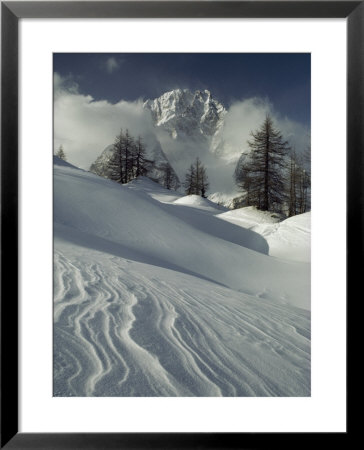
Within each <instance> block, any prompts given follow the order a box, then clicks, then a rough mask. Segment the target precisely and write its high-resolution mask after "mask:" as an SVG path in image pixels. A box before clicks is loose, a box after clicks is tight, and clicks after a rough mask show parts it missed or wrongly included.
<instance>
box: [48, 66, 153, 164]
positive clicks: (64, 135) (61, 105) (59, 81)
mask: <svg viewBox="0 0 364 450" xmlns="http://www.w3.org/2000/svg"><path fill="white" fill-rule="evenodd" d="M120 128H123V129H126V128H128V129H129V131H130V133H131V134H132V135H133V136H138V135H142V136H143V137H144V139H145V142H146V143H147V144H148V142H149V141H153V139H154V141H155V137H154V127H153V123H152V118H151V115H150V113H149V111H146V110H145V109H144V108H143V103H142V101H135V102H126V101H120V102H118V103H116V104H111V103H109V102H107V101H105V100H102V101H95V100H94V99H93V98H92V97H91V96H90V95H82V94H80V93H79V92H78V88H77V84H76V83H75V82H73V81H72V80H71V79H70V78H63V77H61V76H60V75H59V74H57V73H56V74H55V75H54V148H58V147H59V146H60V145H63V148H64V151H65V153H66V155H67V159H68V161H69V162H70V163H72V164H74V165H76V166H78V167H81V168H83V169H89V167H90V165H91V163H93V162H94V161H95V159H96V158H97V157H98V156H99V155H100V154H101V152H102V151H103V150H104V148H105V147H107V146H108V145H110V144H112V143H113V142H114V139H115V136H116V135H117V133H118V132H119V131H120Z"/></svg>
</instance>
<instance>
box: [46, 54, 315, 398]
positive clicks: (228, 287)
mask: <svg viewBox="0 0 364 450" xmlns="http://www.w3.org/2000/svg"><path fill="white" fill-rule="evenodd" d="M313 194H314V192H313ZM53 396H54V397H310V396H311V54H310V53H53Z"/></svg>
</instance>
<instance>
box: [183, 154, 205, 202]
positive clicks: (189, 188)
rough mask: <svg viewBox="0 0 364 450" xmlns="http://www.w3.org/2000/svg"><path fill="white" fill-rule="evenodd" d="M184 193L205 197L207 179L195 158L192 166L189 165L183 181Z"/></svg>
mask: <svg viewBox="0 0 364 450" xmlns="http://www.w3.org/2000/svg"><path fill="white" fill-rule="evenodd" d="M184 186H185V192H186V194H187V195H192V194H195V195H201V197H206V192H207V189H208V187H209V182H208V177H207V173H206V169H205V167H204V166H203V165H202V163H201V161H200V159H199V158H196V161H195V163H194V164H191V166H190V168H189V170H188V172H187V174H186V179H185V184H184Z"/></svg>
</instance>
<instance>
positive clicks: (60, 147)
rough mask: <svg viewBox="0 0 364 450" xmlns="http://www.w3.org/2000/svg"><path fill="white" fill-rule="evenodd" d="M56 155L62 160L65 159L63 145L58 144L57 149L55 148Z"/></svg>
mask: <svg viewBox="0 0 364 450" xmlns="http://www.w3.org/2000/svg"><path fill="white" fill-rule="evenodd" d="M56 156H58V158H61V159H63V161H67V158H66V154H65V152H64V150H63V145H60V146H59V149H58V150H57V153H56Z"/></svg>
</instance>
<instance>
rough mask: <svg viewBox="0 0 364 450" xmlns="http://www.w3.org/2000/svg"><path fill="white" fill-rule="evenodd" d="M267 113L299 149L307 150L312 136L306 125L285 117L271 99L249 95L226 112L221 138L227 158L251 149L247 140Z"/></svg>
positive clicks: (288, 139) (298, 150)
mask: <svg viewBox="0 0 364 450" xmlns="http://www.w3.org/2000/svg"><path fill="white" fill-rule="evenodd" d="M267 114H270V116H271V117H272V119H273V123H274V126H275V128H277V129H278V130H279V131H280V132H281V133H282V136H283V138H284V139H285V140H287V141H288V142H289V144H290V145H291V146H292V147H294V148H295V149H296V151H297V152H298V153H302V152H303V151H304V150H305V148H306V147H307V145H308V143H309V139H310V137H309V136H310V132H309V129H308V128H307V127H305V126H304V125H302V124H301V123H298V122H295V121H293V120H291V119H289V118H288V117H283V116H282V115H281V114H280V113H279V112H278V111H276V110H275V109H274V106H273V105H272V103H270V102H269V100H268V99H262V98H250V99H246V100H242V101H236V102H234V103H233V104H232V105H231V106H230V108H229V110H228V112H227V114H226V117H225V125H224V129H223V132H222V139H223V141H224V155H225V157H226V158H227V159H228V158H232V159H235V160H236V159H237V158H238V157H239V156H240V155H241V153H243V152H246V151H247V150H249V145H248V142H247V141H248V140H249V139H250V138H251V134H250V133H251V131H256V130H257V129H258V128H259V127H260V125H261V124H262V123H263V121H264V119H265V117H266V115H267Z"/></svg>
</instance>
